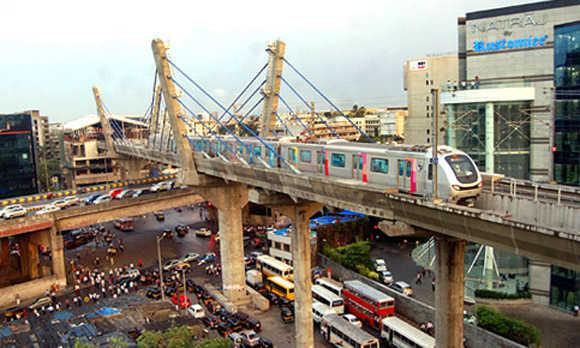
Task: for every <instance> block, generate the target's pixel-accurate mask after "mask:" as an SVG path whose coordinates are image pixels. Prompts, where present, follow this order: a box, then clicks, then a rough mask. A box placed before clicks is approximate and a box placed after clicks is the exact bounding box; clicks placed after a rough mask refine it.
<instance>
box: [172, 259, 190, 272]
mask: <svg viewBox="0 0 580 348" xmlns="http://www.w3.org/2000/svg"><path fill="white" fill-rule="evenodd" d="M178 261H179V262H178V263H177V264H176V265H175V266H174V267H173V269H174V270H176V271H179V272H181V271H189V270H190V269H191V265H190V264H189V263H187V262H181V261H180V260H178Z"/></svg>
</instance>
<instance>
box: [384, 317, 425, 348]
mask: <svg viewBox="0 0 580 348" xmlns="http://www.w3.org/2000/svg"><path fill="white" fill-rule="evenodd" d="M381 338H384V339H385V341H386V342H387V343H388V344H389V346H390V347H398V348H435V338H433V337H431V336H429V335H427V334H426V333H424V332H423V331H421V330H419V329H417V328H416V327H414V326H412V325H410V324H408V323H407V322H405V321H403V320H401V319H399V318H397V317H394V316H393V317H388V318H385V319H383V328H382V329H381Z"/></svg>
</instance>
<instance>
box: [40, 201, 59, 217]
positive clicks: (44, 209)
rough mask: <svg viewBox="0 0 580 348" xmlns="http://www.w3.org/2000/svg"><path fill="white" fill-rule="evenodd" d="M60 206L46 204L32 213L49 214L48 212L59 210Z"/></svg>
mask: <svg viewBox="0 0 580 348" xmlns="http://www.w3.org/2000/svg"><path fill="white" fill-rule="evenodd" d="M59 210H60V207H57V206H56V205H54V204H47V205H45V206H44V207H42V209H40V210H37V211H36V213H34V215H42V214H50V213H54V212H55V211H59Z"/></svg>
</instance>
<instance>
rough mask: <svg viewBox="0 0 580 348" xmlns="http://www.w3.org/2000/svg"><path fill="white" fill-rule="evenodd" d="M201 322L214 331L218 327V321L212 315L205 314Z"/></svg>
mask: <svg viewBox="0 0 580 348" xmlns="http://www.w3.org/2000/svg"><path fill="white" fill-rule="evenodd" d="M201 322H202V323H204V324H205V326H207V327H209V328H210V329H215V328H216V327H217V326H218V323H219V319H218V317H216V316H215V315H213V314H206V315H205V316H204V317H203V318H201Z"/></svg>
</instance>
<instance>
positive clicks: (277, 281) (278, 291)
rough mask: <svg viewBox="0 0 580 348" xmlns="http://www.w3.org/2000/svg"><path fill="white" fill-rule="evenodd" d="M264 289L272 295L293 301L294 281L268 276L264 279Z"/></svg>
mask: <svg viewBox="0 0 580 348" xmlns="http://www.w3.org/2000/svg"><path fill="white" fill-rule="evenodd" d="M265 285H266V290H268V291H269V292H271V293H273V294H274V295H276V296H278V297H281V298H285V299H287V300H289V301H294V283H292V282H291V281H289V280H286V279H284V278H282V277H270V278H268V279H266V284H265Z"/></svg>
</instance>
